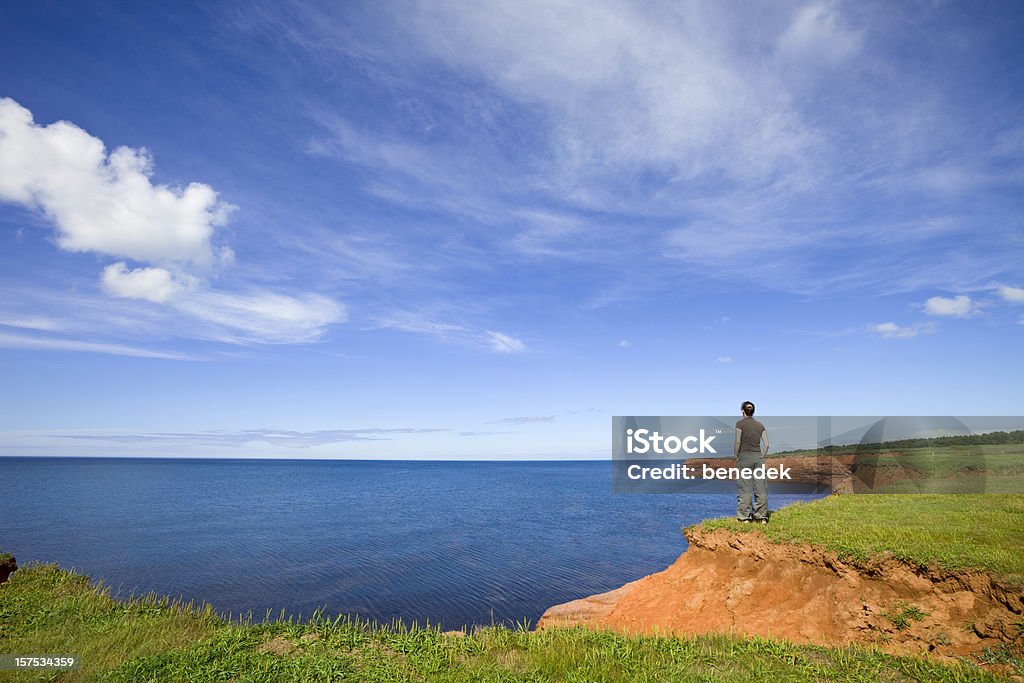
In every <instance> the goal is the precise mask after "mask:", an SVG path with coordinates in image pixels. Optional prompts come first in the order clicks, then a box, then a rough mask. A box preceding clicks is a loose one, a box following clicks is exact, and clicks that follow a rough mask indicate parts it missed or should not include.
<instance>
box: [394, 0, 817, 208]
mask: <svg viewBox="0 0 1024 683" xmlns="http://www.w3.org/2000/svg"><path fill="white" fill-rule="evenodd" d="M407 10H408V8H403V10H402V11H403V12H406V11H407ZM715 14H716V13H715V12H714V11H703V10H701V9H700V8H699V7H697V6H690V7H681V8H678V10H673V9H669V8H660V9H651V10H650V11H648V10H644V9H643V8H641V7H638V6H635V5H623V4H621V3H612V2H600V1H590V2H547V1H544V0H536V1H535V2H526V3H515V4H508V3H479V2H459V1H452V2H431V3H422V4H416V5H414V6H413V15H412V17H411V19H409V23H410V24H411V26H412V33H413V36H414V40H415V41H417V42H418V43H419V44H420V45H421V46H422V47H423V48H424V49H425V50H426V51H427V52H428V53H430V54H432V55H433V56H434V57H436V58H438V59H441V60H443V61H445V62H447V63H448V64H450V65H452V66H455V67H457V68H459V69H467V70H469V71H470V72H473V73H475V74H478V75H479V76H482V77H483V78H485V79H486V80H487V82H489V83H490V84H492V85H493V86H495V87H496V88H498V89H499V90H500V91H501V92H503V93H504V94H505V95H507V96H508V97H510V98H512V99H513V100H514V101H517V102H519V103H521V104H523V105H526V106H530V107H539V108H540V110H541V111H544V112H545V113H546V114H548V115H549V116H550V117H551V120H550V123H551V129H550V130H551V132H552V133H553V134H554V135H553V137H552V138H551V141H552V142H553V143H554V145H555V148H554V149H553V150H552V151H554V152H555V158H556V168H555V169H552V170H554V172H555V176H554V177H553V178H552V180H553V181H555V182H559V181H560V182H562V183H564V184H565V186H566V187H565V189H566V190H569V191H572V192H573V194H574V195H575V197H576V198H577V199H578V200H583V201H587V200H598V199H599V198H598V197H596V195H593V194H591V191H590V190H591V188H585V187H583V186H581V185H580V182H581V181H586V180H588V179H589V180H594V179H597V178H599V177H603V176H605V175H607V174H609V173H610V174H611V175H612V176H614V177H616V178H618V177H619V174H620V173H621V172H623V170H625V169H624V168H623V166H624V165H625V166H630V165H632V166H636V165H644V166H646V165H649V164H655V165H662V166H663V167H664V169H665V170H668V169H671V171H670V172H671V175H674V176H677V177H678V178H679V179H693V178H696V177H697V176H700V175H702V174H704V173H708V172H720V171H724V172H725V173H726V174H727V175H728V176H731V177H736V178H763V177H765V176H766V175H768V174H770V173H772V172H773V171H775V170H777V169H778V168H779V167H780V166H793V165H800V164H802V163H803V160H804V157H805V154H806V153H807V152H809V151H811V146H812V145H813V143H814V135H813V133H812V132H811V131H810V130H809V129H808V128H807V127H806V126H805V125H804V124H803V123H802V122H801V120H800V117H799V116H798V115H797V114H796V112H795V110H794V108H793V107H792V106H791V103H790V102H789V101H788V100H787V98H786V97H785V96H784V95H782V93H783V92H784V91H785V90H784V88H783V87H782V86H781V84H780V83H779V82H778V81H777V78H776V75H775V74H773V73H771V72H769V71H766V70H764V69H758V68H757V67H756V65H752V66H753V68H745V66H744V65H742V64H738V63H737V61H736V59H735V57H734V56H733V55H732V54H731V51H730V46H729V45H728V43H727V41H725V40H722V37H723V36H722V35H721V28H722V26H721V17H719V16H715ZM831 16H832V15H831V14H828V15H826V16H825V19H823V20H822V21H825V23H826V24H827V25H829V26H832V25H834V24H835V21H834V20H830V19H829V17H831ZM829 21H831V22H832V23H831V24H830V23H829ZM399 23H403V22H402V20H399Z"/></svg>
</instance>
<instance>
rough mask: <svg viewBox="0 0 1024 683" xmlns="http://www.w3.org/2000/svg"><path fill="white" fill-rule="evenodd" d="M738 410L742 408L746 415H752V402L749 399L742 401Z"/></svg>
mask: <svg viewBox="0 0 1024 683" xmlns="http://www.w3.org/2000/svg"><path fill="white" fill-rule="evenodd" d="M740 410H742V411H743V414H744V415H746V416H747V417H754V404H753V403H751V402H750V401H744V402H743V405H741V406H740Z"/></svg>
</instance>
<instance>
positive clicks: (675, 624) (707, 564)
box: [537, 527, 1024, 656]
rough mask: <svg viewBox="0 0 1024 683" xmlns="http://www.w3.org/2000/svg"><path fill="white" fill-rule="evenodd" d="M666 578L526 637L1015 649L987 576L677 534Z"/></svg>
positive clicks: (552, 614)
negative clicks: (563, 632) (598, 634)
mask: <svg viewBox="0 0 1024 683" xmlns="http://www.w3.org/2000/svg"><path fill="white" fill-rule="evenodd" d="M686 537H687V539H688V540H689V542H690V547H689V549H688V550H687V551H686V552H685V553H683V554H682V555H681V556H680V557H679V559H678V560H676V561H675V563H673V564H672V566H670V567H669V568H668V569H666V570H664V571H662V572H658V573H657V574H651V575H650V576H647V577H645V578H643V579H640V580H638V581H634V582H632V583H628V584H626V585H625V586H622V587H621V588H618V589H616V590H614V591H611V592H609V593H603V594H601V595H595V596H591V597H589V598H584V599H581V600H575V601H573V602H569V603H566V604H563V605H557V606H555V607H552V608H550V609H549V610H547V611H546V612H545V613H544V615H543V616H542V617H541V619H540V622H539V623H538V625H537V627H538V628H548V627H552V626H562V625H577V624H578V625H584V626H588V627H594V628H610V629H613V630H617V631H622V632H627V633H640V632H643V633H652V632H656V633H661V634H666V635H667V634H675V635H697V634H703V633H713V632H717V633H729V632H732V633H736V634H745V635H759V636H765V637H772V638H782V639H786V640H791V641H794V642H797V643H815V644H821V645H846V644H849V643H852V642H859V643H865V644H872V645H877V646H880V647H882V648H883V649H886V650H888V651H890V652H893V653H900V654H908V653H914V654H920V653H923V652H932V653H934V654H937V655H939V656H953V655H969V654H973V653H977V652H980V651H982V650H984V649H985V648H986V647H991V646H1004V645H1005V646H1008V647H1011V648H1019V647H1022V646H1024V640H1022V636H1021V625H1020V624H1021V621H1022V619H1024V616H1022V615H1024V596H1022V591H1021V589H1020V588H1019V587H1013V586H1010V585H1006V584H1003V583H1000V582H999V581H997V580H995V579H994V578H993V577H992V576H991V575H990V574H989V573H987V572H984V571H972V570H948V569H943V568H939V567H928V568H919V567H916V566H912V565H910V564H907V563H905V562H902V561H899V560H896V559H893V558H879V559H874V560H871V561H868V562H864V563H858V562H854V561H846V560H841V559H839V557H838V556H837V554H836V553H833V552H828V551H824V550H822V549H820V548H817V547H814V546H810V545H795V544H777V543H772V542H770V541H769V540H768V539H767V538H766V537H765V536H764V535H763V534H761V533H759V532H757V531H752V532H749V533H734V532H730V531H728V530H724V529H718V530H715V531H704V530H701V529H699V528H696V527H695V528H691V529H688V530H687V531H686Z"/></svg>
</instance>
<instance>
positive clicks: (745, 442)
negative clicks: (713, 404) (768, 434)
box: [736, 417, 764, 453]
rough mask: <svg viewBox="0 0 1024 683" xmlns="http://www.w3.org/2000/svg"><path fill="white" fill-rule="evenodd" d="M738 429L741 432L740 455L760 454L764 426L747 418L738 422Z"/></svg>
mask: <svg viewBox="0 0 1024 683" xmlns="http://www.w3.org/2000/svg"><path fill="white" fill-rule="evenodd" d="M736 429H739V430H740V432H741V433H740V453H752V452H753V453H760V452H761V434H763V433H764V425H763V424H761V423H760V422H758V421H757V420H755V419H754V418H752V417H745V418H743V419H742V420H737V422H736Z"/></svg>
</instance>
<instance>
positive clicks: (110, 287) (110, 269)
mask: <svg viewBox="0 0 1024 683" xmlns="http://www.w3.org/2000/svg"><path fill="white" fill-rule="evenodd" d="M194 283H195V278H187V279H186V282H184V283H183V282H181V281H180V280H179V279H176V278H175V277H174V275H172V274H171V272H170V271H168V270H167V269H165V268H136V269H134V270H128V267H127V266H126V265H125V263H124V261H118V262H117V263H114V264H111V265H109V266H107V267H106V268H104V269H103V279H102V284H103V289H104V290H105V291H106V292H107V293H108V294H110V295H111V296H116V297H121V298H123V299H145V300H146V301H152V302H155V303H165V302H167V301H168V300H170V299H171V298H172V297H174V296H175V295H176V294H178V293H179V292H181V291H182V289H185V288H187V287H189V286H192V285H193V284H194Z"/></svg>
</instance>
